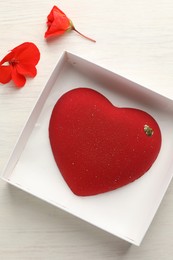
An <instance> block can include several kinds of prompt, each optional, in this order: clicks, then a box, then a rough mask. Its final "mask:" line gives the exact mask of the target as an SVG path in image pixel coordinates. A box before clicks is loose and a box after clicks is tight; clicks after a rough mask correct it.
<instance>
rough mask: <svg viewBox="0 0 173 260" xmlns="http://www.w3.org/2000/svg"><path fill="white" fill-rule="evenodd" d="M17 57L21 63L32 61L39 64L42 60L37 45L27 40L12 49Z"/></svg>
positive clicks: (31, 62)
mask: <svg viewBox="0 0 173 260" xmlns="http://www.w3.org/2000/svg"><path fill="white" fill-rule="evenodd" d="M12 52H13V53H15V57H16V59H17V60H18V61H19V62H20V63H30V64H33V65H37V63H38V61H39V60H40V52H39V49H38V48H37V46H36V45H35V44H34V43H32V42H25V43H23V44H21V45H19V46H17V47H16V48H14V49H13V50H12Z"/></svg>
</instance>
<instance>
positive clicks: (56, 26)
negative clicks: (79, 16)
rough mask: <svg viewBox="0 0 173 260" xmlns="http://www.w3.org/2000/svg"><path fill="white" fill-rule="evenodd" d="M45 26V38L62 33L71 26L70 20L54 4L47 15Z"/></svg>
mask: <svg viewBox="0 0 173 260" xmlns="http://www.w3.org/2000/svg"><path fill="white" fill-rule="evenodd" d="M47 26H48V29H47V31H46V32H45V35H44V36H45V38H48V37H52V36H58V35H62V34H63V33H65V32H66V31H67V30H68V29H70V28H71V21H70V19H69V18H68V17H67V16H66V15H65V14H64V13H63V12H62V11H61V10H60V9H59V8H58V7H57V6H54V7H53V8H52V10H51V12H50V14H49V15H48V17H47Z"/></svg>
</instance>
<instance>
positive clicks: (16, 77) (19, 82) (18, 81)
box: [12, 67, 26, 88]
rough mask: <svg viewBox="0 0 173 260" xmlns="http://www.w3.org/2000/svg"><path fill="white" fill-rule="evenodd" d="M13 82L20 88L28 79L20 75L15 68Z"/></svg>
mask: <svg viewBox="0 0 173 260" xmlns="http://www.w3.org/2000/svg"><path fill="white" fill-rule="evenodd" d="M12 80H13V81H14V83H15V85H16V87H18V88H21V87H23V86H24V85H25V83H26V78H25V77H24V76H23V75H21V74H19V73H18V72H17V70H16V68H15V67H14V68H13V69H12Z"/></svg>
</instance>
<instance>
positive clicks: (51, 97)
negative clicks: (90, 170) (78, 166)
mask: <svg viewBox="0 0 173 260" xmlns="http://www.w3.org/2000/svg"><path fill="white" fill-rule="evenodd" d="M81 86H82V87H89V88H93V89H95V90H97V91H99V92H101V93H102V94H104V95H105V96H106V97H107V98H108V99H109V100H110V101H111V102H112V103H113V104H115V105H116V106H120V107H123V106H125V107H135V108H139V109H143V110H145V111H146V112H148V113H150V114H151V115H152V116H153V117H154V118H155V119H156V120H157V122H158V123H159V125H160V128H161V132H162V147H161V151H160V154H159V156H158V158H157V160H156V162H155V163H154V164H153V166H152V167H151V169H150V170H149V171H148V172H147V173H146V174H145V175H144V176H143V177H141V178H140V179H138V180H136V181H135V182H133V183H131V184H129V185H126V186H124V187H122V188H120V189H117V190H115V191H112V192H107V193H104V194H100V195H96V196H89V197H78V196H76V195H74V194H73V193H72V192H71V190H70V189H69V188H68V186H67V185H66V183H65V181H64V179H63V178H62V176H61V174H60V172H59V170H58V168H57V166H56V164H55V162H54V159H53V156H52V152H51V148H50V144H49V138H48V124H49V119H50V115H51V112H52V109H53V107H54V105H55V103H56V101H57V99H58V98H59V97H60V96H61V95H62V94H63V93H65V92H66V91H68V90H70V89H72V88H77V87H81ZM172 118H173V101H172V100H169V99H168V98H166V97H163V96H161V95H159V94H157V93H155V92H153V91H150V90H149V89H147V88H145V87H142V86H140V85H138V84H136V83H134V82H131V81H129V80H128V79H126V78H123V77H121V76H119V75H117V74H115V73H113V72H111V71H108V70H106V69H104V68H102V67H100V66H98V65H96V64H94V63H91V62H89V61H87V60H85V59H82V58H80V57H78V56H77V55H74V54H72V53H69V52H64V53H63V54H62V56H61V58H60V60H59V62H58V64H57V66H56V68H55V70H54V71H53V73H52V75H51V77H50V79H49V80H48V82H47V84H46V86H45V88H44V90H43V92H42V93H41V95H40V97H39V99H38V101H37V103H36V106H35V107H34V109H33V111H32V113H31V115H30V117H29V119H28V120H27V123H26V125H25V127H24V129H23V131H22V133H21V135H20V137H19V140H18V141H17V144H16V146H15V148H14V150H13V152H12V154H11V156H10V159H9V161H8V163H7V166H6V167H5V170H4V171H3V174H2V178H3V179H4V180H5V181H7V182H9V183H11V184H12V185H14V186H16V187H18V188H20V189H22V190H25V191H27V192H29V193H31V194H33V195H35V196H37V197H39V198H41V199H43V200H45V201H47V202H49V203H51V204H53V205H55V206H57V207H59V208H61V209H64V210H65V211H67V212H69V213H71V214H73V215H75V216H77V217H79V218H81V219H83V220H85V221H87V222H89V223H91V224H93V225H95V226H97V227H99V228H101V229H103V230H105V231H107V232H109V233H111V234H113V235H116V236H118V237H120V238H122V239H125V240H127V241H129V242H130V243H133V244H135V245H140V243H141V241H142V239H143V237H144V235H145V233H146V231H147V229H148V227H149V225H150V223H151V221H152V219H153V217H154V215H155V213H156V211H157V209H158V207H159V204H160V202H161V200H162V198H163V196H164V194H165V192H166V190H167V187H168V185H169V183H170V181H171V179H172V175H173V169H172V167H173V165H172V154H173V135H172V129H173V120H172Z"/></svg>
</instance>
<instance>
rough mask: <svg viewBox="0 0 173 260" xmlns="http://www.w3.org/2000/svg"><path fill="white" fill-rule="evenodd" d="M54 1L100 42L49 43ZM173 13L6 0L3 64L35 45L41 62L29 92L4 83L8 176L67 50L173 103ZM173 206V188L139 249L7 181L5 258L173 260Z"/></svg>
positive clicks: (2, 192) (1, 155) (1, 194)
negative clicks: (46, 34) (19, 140)
mask: <svg viewBox="0 0 173 260" xmlns="http://www.w3.org/2000/svg"><path fill="white" fill-rule="evenodd" d="M54 4H59V7H60V8H61V9H62V10H64V11H65V12H66V14H67V15H68V16H69V17H70V18H71V19H72V21H73V23H74V24H75V26H76V28H77V29H79V30H80V31H82V32H83V33H85V34H87V35H88V36H90V37H92V38H94V39H96V41H97V42H96V44H94V43H91V42H88V41H87V40H85V39H83V38H81V37H80V36H79V35H77V34H76V33H75V32H70V33H68V34H66V35H64V36H62V37H60V38H59V39H55V40H52V41H50V42H47V41H45V40H44V37H43V36H44V32H45V30H46V24H45V22H46V16H47V14H48V13H49V11H50V9H51V8H52V6H53V5H54ZM172 14H173V1H171V0H164V1H163V0H150V1H143V0H133V1H131V0H107V1H104V0H103V1H99V0H93V1H87V0H81V1H75V0H71V1H67V0H64V1H59V2H58V3H55V2H54V1H52V0H49V1H46V0H42V1H41V0H25V1H22V0H1V1H0V24H1V28H0V32H1V41H0V59H1V58H3V56H4V55H6V53H7V51H8V50H10V49H12V48H13V47H15V46H17V45H19V44H20V43H22V42H25V41H32V42H34V43H35V44H37V46H38V47H39V49H40V51H41V60H40V63H39V64H38V66H37V68H38V75H37V77H36V78H34V79H30V80H28V81H27V84H26V85H25V87H24V88H22V89H20V90H18V89H16V88H15V87H14V86H13V84H12V82H10V83H9V84H7V85H0V171H1V170H2V168H3V167H4V165H5V163H6V162H7V160H8V157H9V155H10V153H11V151H12V149H13V146H14V144H15V142H16V141H17V138H18V136H19V133H20V132H21V130H22V128H23V125H24V123H25V122H26V120H27V118H28V116H29V114H30V112H31V109H32V108H33V106H34V104H35V101H36V100H37V98H38V96H39V94H40V92H41V91H42V89H43V88H44V86H45V83H46V81H47V79H48V77H49V75H50V73H51V72H52V69H53V68H54V66H55V64H56V62H57V60H58V58H59V56H60V55H61V53H62V51H63V50H68V51H71V52H74V53H76V54H78V55H81V56H83V57H84V58H87V59H89V60H91V61H94V62H96V63H99V64H100V65H103V66H104V67H107V68H108V69H111V70H113V71H115V72H117V73H119V74H121V75H123V76H126V77H127V78H129V79H132V80H134V81H136V82H138V83H140V84H142V85H144V86H146V87H148V88H150V89H153V90H156V91H158V92H160V93H161V94H164V95H166V96H168V97H170V98H173V72H172V68H173V32H172V31H173V30H172V27H173V15H172ZM172 205H173V185H172V184H171V185H170V187H169V189H168V191H167V193H166V196H165V197H164V200H163V202H162V204H161V206H160V208H159V210H158V212H157V214H156V217H155V218H154V221H153V223H152V225H151V226H150V229H149V231H148V232H147V234H146V236H145V239H144V241H143V243H142V245H141V246H140V247H135V246H130V245H129V244H128V243H126V242H124V241H122V240H120V239H118V238H116V237H113V236H111V235H109V234H107V233H105V232H103V231H101V230H99V229H97V228H95V227H93V226H91V225H89V224H87V223H85V222H83V221H81V220H79V219H77V218H75V217H73V216H71V215H69V214H67V213H65V212H63V211H61V210H59V209H57V208H55V207H53V206H50V205H49V204H46V203H44V202H42V201H40V200H39V199H37V198H34V197H32V196H31V195H28V194H27V193H24V192H22V191H20V190H18V189H16V188H13V187H11V186H9V185H7V184H6V183H4V182H3V181H0V209H1V214H0V259H2V260H6V259H7V260H8V259H14V260H18V259H22V260H25V259H34V260H35V259H40V260H44V259H45V260H47V259H49V260H53V259H63V260H66V259H75V260H77V259H84V260H85V259H95V260H97V259H98V260H102V259H106V260H107V259H117V260H126V259H128V260H131V259H133V260H136V259H141V260H144V259H145V260H146V259H159V260H160V259H166V260H172V255H173V248H172V241H173V207H172Z"/></svg>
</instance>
